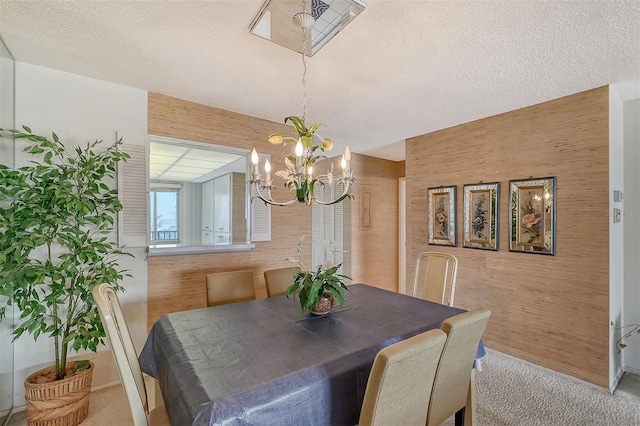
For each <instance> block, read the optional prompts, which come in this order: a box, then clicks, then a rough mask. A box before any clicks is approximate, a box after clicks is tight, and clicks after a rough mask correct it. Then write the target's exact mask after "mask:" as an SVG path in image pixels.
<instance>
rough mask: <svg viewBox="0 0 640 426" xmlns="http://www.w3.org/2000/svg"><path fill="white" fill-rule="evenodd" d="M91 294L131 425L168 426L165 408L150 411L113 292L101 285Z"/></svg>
mask: <svg viewBox="0 0 640 426" xmlns="http://www.w3.org/2000/svg"><path fill="white" fill-rule="evenodd" d="M92 294H93V298H94V299H95V301H96V305H97V306H98V312H99V313H100V319H101V320H102V325H103V326H104V330H105V332H106V334H107V340H108V341H109V344H110V345H111V350H112V351H113V355H114V357H115V359H116V364H117V366H118V373H120V380H121V381H122V386H123V387H124V391H125V393H126V395H127V399H128V400H129V408H130V409H131V415H132V416H133V423H134V425H135V426H143V425H170V424H171V423H170V422H169V417H168V415H167V411H166V409H165V407H164V405H161V406H159V407H157V408H155V409H154V410H152V411H149V401H148V399H147V389H146V386H145V383H144V378H143V376H142V370H141V369H140V364H139V363H138V356H137V355H136V350H135V348H134V346H133V341H132V340H131V335H130V334H129V329H128V328H127V323H126V322H125V319H124V316H123V315H122V309H121V307H120V302H119V300H118V296H117V295H116V292H115V291H114V290H113V287H111V286H110V285H108V284H100V285H98V286H96V287H94V289H93V292H92ZM156 391H157V389H156Z"/></svg>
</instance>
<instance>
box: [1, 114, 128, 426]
mask: <svg viewBox="0 0 640 426" xmlns="http://www.w3.org/2000/svg"><path fill="white" fill-rule="evenodd" d="M0 132H2V136H7V135H8V136H11V135H13V137H14V138H15V140H16V142H18V141H26V142H27V145H26V147H25V148H24V152H26V153H28V154H30V156H31V158H32V159H31V160H30V164H29V165H27V166H24V167H20V168H16V169H10V168H9V167H7V166H5V165H0V295H2V296H5V297H7V298H8V301H7V302H6V304H5V305H4V306H0V320H2V319H3V318H4V317H5V315H6V308H7V305H12V304H13V305H15V306H16V307H17V308H18V309H19V311H20V312H21V314H20V320H19V323H18V325H17V327H16V329H15V330H14V331H13V340H14V341H15V340H16V339H17V338H18V337H20V336H21V335H22V334H23V333H27V334H31V335H32V336H33V337H34V339H36V340H37V339H38V338H39V337H40V336H42V335H46V336H48V337H50V338H52V339H53V344H54V354H53V355H54V359H55V363H54V365H53V366H52V367H49V368H46V369H43V370H40V371H38V372H36V373H34V374H32V375H31V376H29V377H28V378H27V379H26V380H25V391H26V398H27V419H28V420H29V423H30V424H35V423H36V422H37V424H38V425H44V424H77V423H79V422H81V421H82V420H84V418H85V417H86V415H87V411H88V404H89V392H90V388H91V377H92V372H93V364H92V363H90V362H89V361H84V362H67V356H68V354H69V351H70V350H74V351H78V350H81V349H83V350H91V351H94V352H95V351H96V350H97V348H98V345H99V344H104V340H103V338H104V335H105V334H104V329H103V327H102V322H101V321H100V316H99V315H98V312H97V309H96V305H95V302H94V300H93V297H92V295H91V290H92V289H93V288H94V287H95V286H96V285H98V284H101V283H109V284H111V285H112V286H113V287H114V288H116V289H118V290H121V289H122V288H121V287H120V286H119V285H118V282H119V281H120V280H122V279H123V277H124V276H130V275H129V274H128V273H127V272H126V270H123V269H121V268H120V267H119V265H118V261H119V259H120V258H121V257H122V256H125V255H130V254H129V253H126V252H124V251H122V250H121V249H119V248H118V247H117V245H116V243H115V242H114V241H113V240H112V238H111V237H112V235H113V231H114V223H115V217H116V214H117V213H118V212H119V211H120V210H121V209H122V205H121V203H120V202H119V200H118V194H117V190H116V189H112V188H111V187H110V186H109V183H111V185H112V186H113V182H114V178H115V175H116V168H117V165H118V163H119V162H121V161H126V160H127V159H128V158H129V156H128V155H127V154H126V153H124V152H121V151H120V150H119V147H120V145H121V144H122V140H119V141H117V142H115V143H114V144H112V145H111V146H108V147H106V148H104V149H103V148H102V146H101V143H102V141H95V142H92V143H87V144H86V146H84V147H80V146H77V147H75V148H74V149H72V150H67V149H66V148H65V145H64V144H63V143H62V142H61V141H60V139H59V138H58V136H57V135H56V134H55V133H52V136H51V139H49V138H47V137H45V136H40V135H36V134H34V133H33V132H32V131H31V129H30V128H29V127H27V126H23V128H22V130H15V129H12V130H4V129H0ZM65 392H67V393H69V395H67V396H64V397H63V398H62V400H61V401H60V402H59V403H56V402H53V401H51V400H54V401H55V400H60V396H61V395H64V393H65ZM43 400H44V402H43Z"/></svg>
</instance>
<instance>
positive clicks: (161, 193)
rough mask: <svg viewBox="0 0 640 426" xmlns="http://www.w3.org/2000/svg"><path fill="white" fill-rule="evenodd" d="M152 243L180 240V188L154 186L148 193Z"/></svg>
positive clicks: (176, 241)
mask: <svg viewBox="0 0 640 426" xmlns="http://www.w3.org/2000/svg"><path fill="white" fill-rule="evenodd" d="M149 197H150V198H149V201H150V203H149V211H150V212H151V217H150V221H149V223H150V224H151V242H152V243H179V242H180V233H179V230H180V212H179V208H178V206H179V199H180V190H179V189H173V188H155V189H154V190H153V191H151V192H150V193H149Z"/></svg>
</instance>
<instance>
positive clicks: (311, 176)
mask: <svg viewBox="0 0 640 426" xmlns="http://www.w3.org/2000/svg"><path fill="white" fill-rule="evenodd" d="M307 175H308V176H309V179H313V167H311V166H309V168H308V169H307Z"/></svg>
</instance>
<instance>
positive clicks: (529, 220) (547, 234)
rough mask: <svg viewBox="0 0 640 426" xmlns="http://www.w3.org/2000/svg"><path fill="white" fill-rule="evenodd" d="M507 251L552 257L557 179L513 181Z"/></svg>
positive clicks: (553, 250)
mask: <svg viewBox="0 0 640 426" xmlns="http://www.w3.org/2000/svg"><path fill="white" fill-rule="evenodd" d="M509 188H510V208H509V212H510V223H511V227H510V236H509V250H510V251H519V252H525V253H534V254H546V255H551V256H555V251H556V247H555V240H556V238H555V233H556V203H555V198H556V197H555V191H556V178H555V177H548V178H538V179H526V180H513V181H510V182H509Z"/></svg>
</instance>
